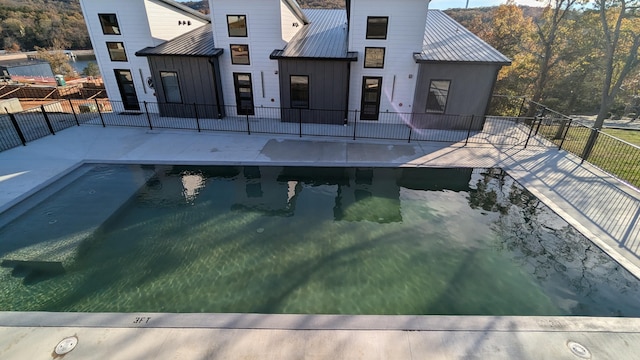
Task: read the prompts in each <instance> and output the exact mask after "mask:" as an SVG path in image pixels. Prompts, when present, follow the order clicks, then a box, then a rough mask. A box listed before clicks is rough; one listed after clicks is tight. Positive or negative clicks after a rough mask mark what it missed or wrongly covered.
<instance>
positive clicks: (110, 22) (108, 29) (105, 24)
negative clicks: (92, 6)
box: [98, 14, 120, 35]
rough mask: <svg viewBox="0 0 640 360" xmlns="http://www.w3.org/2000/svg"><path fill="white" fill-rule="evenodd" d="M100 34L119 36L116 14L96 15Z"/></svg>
mask: <svg viewBox="0 0 640 360" xmlns="http://www.w3.org/2000/svg"><path fill="white" fill-rule="evenodd" d="M98 17H99V18H100V25H102V33H103V34H105V35H120V26H118V18H117V17H116V14H98Z"/></svg>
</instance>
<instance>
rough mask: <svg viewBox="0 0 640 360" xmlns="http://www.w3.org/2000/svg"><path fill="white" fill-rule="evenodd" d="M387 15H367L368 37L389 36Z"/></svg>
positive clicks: (383, 38) (384, 37)
mask: <svg viewBox="0 0 640 360" xmlns="http://www.w3.org/2000/svg"><path fill="white" fill-rule="evenodd" d="M388 23H389V18H388V17H387V16H369V17H367V39H374V40H385V39H386V38H387V24H388Z"/></svg>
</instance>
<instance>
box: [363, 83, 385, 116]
mask: <svg viewBox="0 0 640 360" xmlns="http://www.w3.org/2000/svg"><path fill="white" fill-rule="evenodd" d="M381 93H382V78H381V77H368V76H365V77H363V78H362V105H361V107H360V119H361V120H378V115H379V114H380V96H381Z"/></svg>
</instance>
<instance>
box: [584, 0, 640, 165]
mask: <svg viewBox="0 0 640 360" xmlns="http://www.w3.org/2000/svg"><path fill="white" fill-rule="evenodd" d="M594 1H595V4H594V7H595V9H596V11H597V12H598V14H599V16H600V23H601V25H602V32H603V35H604V39H603V49H602V50H603V53H604V54H603V55H604V80H603V82H602V87H601V92H600V94H601V95H600V108H599V110H598V116H597V117H596V121H595V124H594V125H593V127H594V128H595V129H596V130H600V129H602V126H603V125H604V120H605V119H606V118H607V117H608V114H609V111H610V110H611V106H612V105H613V101H614V99H615V98H616V96H617V95H618V93H619V91H620V89H621V87H622V84H623V83H624V81H625V79H626V78H627V76H629V74H631V72H632V71H633V70H634V69H635V68H636V66H638V63H639V62H638V49H639V48H640V13H639V12H638V11H639V10H640V1H639V0H594ZM597 138H598V131H593V132H592V133H591V136H590V137H589V141H588V142H587V146H586V147H585V150H584V153H583V154H582V158H583V159H586V158H588V157H589V155H590V153H591V150H592V149H593V146H594V145H595V143H596V140H597Z"/></svg>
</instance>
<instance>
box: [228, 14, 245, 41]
mask: <svg viewBox="0 0 640 360" xmlns="http://www.w3.org/2000/svg"><path fill="white" fill-rule="evenodd" d="M230 16H237V17H244V35H231V23H230V22H229V17H230ZM227 35H229V37H248V36H249V29H248V25H247V15H241V14H229V15H227Z"/></svg>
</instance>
